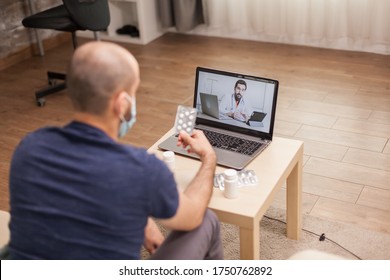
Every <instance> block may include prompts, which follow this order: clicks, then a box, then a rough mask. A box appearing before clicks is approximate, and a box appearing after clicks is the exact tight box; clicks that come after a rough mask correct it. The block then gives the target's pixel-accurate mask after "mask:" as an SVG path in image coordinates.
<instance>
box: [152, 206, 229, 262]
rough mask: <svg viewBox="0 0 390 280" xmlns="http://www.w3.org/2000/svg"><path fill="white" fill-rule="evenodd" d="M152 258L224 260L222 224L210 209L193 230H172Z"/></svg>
mask: <svg viewBox="0 0 390 280" xmlns="http://www.w3.org/2000/svg"><path fill="white" fill-rule="evenodd" d="M150 259H151V260H222V259H223V247H222V242H221V235H220V224H219V220H218V218H217V216H216V215H215V214H214V213H213V212H212V211H211V210H209V209H207V211H206V214H205V216H204V218H203V222H202V224H201V225H200V226H199V227H197V228H196V229H194V230H192V231H172V232H171V233H170V234H169V235H168V237H167V238H166V239H165V241H164V243H163V244H162V245H161V246H160V247H159V248H158V249H157V251H156V252H155V253H154V254H153V255H151V257H150Z"/></svg>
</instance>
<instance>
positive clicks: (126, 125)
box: [118, 95, 137, 138]
mask: <svg viewBox="0 0 390 280" xmlns="http://www.w3.org/2000/svg"><path fill="white" fill-rule="evenodd" d="M126 98H127V100H128V101H129V102H130V104H131V113H130V120H128V121H126V119H125V117H124V116H121V117H120V119H121V123H120V125H119V132H118V136H119V138H122V137H123V136H125V135H126V134H127V132H128V131H129V130H130V128H131V127H132V126H133V125H134V124H135V122H136V120H137V119H136V115H137V111H136V110H137V109H136V104H135V98H134V99H133V98H131V96H130V95H127V96H126Z"/></svg>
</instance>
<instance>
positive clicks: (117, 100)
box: [113, 91, 128, 118]
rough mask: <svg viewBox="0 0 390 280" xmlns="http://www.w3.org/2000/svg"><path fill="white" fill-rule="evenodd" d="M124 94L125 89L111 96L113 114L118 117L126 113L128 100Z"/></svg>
mask: <svg viewBox="0 0 390 280" xmlns="http://www.w3.org/2000/svg"><path fill="white" fill-rule="evenodd" d="M126 94H127V93H126V92H125V91H120V92H118V93H117V94H115V95H114V97H113V109H114V113H115V115H116V116H117V117H118V118H120V117H124V114H125V113H126V109H127V106H128V105H127V104H128V102H127V101H126Z"/></svg>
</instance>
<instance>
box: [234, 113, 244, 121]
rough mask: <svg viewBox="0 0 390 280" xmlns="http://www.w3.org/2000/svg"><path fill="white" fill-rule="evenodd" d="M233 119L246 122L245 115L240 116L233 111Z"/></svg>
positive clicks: (240, 114)
mask: <svg viewBox="0 0 390 280" xmlns="http://www.w3.org/2000/svg"><path fill="white" fill-rule="evenodd" d="M234 119H236V120H238V121H242V122H245V121H246V115H244V114H242V113H241V112H239V111H235V112H234Z"/></svg>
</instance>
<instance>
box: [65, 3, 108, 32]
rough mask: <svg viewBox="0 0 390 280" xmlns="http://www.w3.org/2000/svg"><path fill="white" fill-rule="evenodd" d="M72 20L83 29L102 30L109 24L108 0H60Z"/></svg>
mask: <svg viewBox="0 0 390 280" xmlns="http://www.w3.org/2000/svg"><path fill="white" fill-rule="evenodd" d="M62 2H64V5H65V7H66V9H67V10H68V12H69V14H70V16H71V18H72V20H74V21H75V22H76V24H77V25H78V26H80V27H81V28H83V29H87V30H91V31H100V30H104V29H106V28H107V27H108V25H109V24H110V10H109V8H108V0H62Z"/></svg>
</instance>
